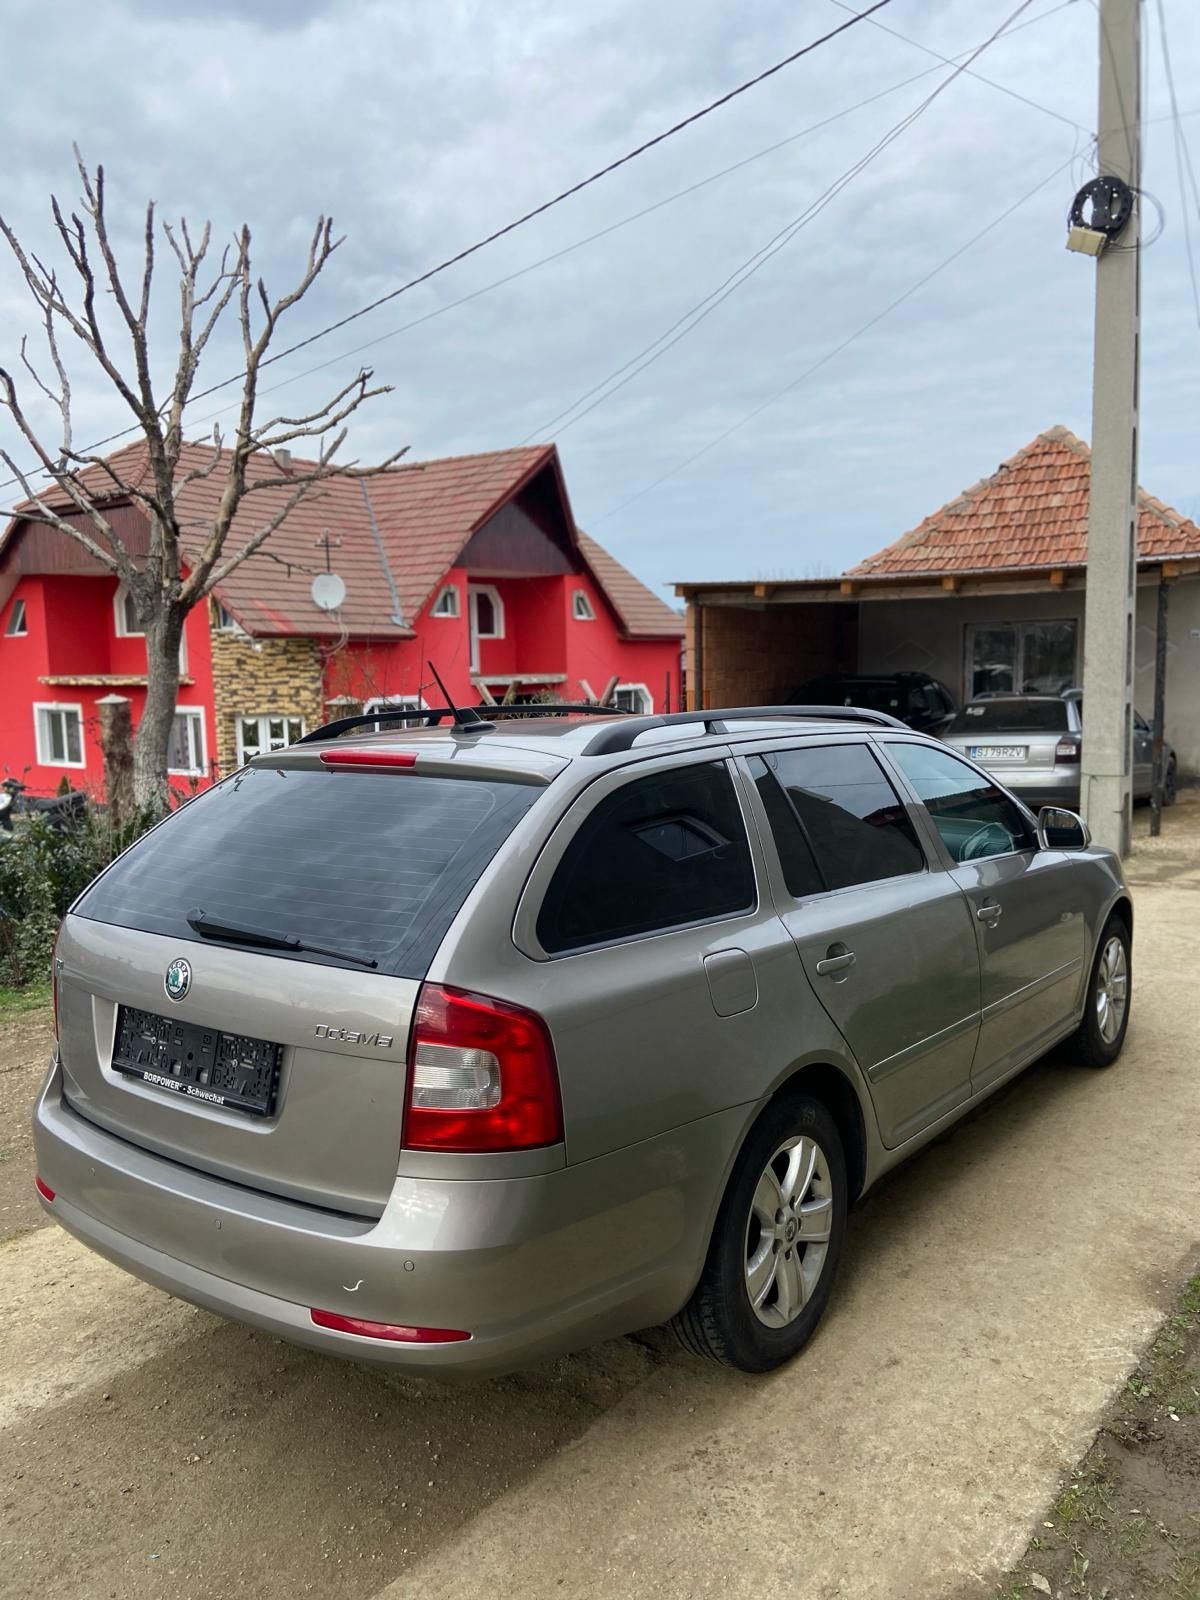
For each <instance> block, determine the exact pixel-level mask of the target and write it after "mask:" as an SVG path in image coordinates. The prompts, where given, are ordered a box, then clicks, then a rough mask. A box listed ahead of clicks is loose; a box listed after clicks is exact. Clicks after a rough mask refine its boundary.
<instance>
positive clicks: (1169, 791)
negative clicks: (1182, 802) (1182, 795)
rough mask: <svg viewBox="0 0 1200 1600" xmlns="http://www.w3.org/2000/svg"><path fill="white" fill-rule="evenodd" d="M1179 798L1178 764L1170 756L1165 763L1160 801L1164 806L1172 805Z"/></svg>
mask: <svg viewBox="0 0 1200 1600" xmlns="http://www.w3.org/2000/svg"><path fill="white" fill-rule="evenodd" d="M1178 798H1179V766H1178V763H1177V762H1176V760H1175V757H1174V756H1172V757H1171V759H1170V761H1169V762H1168V763H1167V771H1166V776H1165V777H1164V779H1163V792H1162V803H1163V805H1164V806H1173V805H1174V804H1175V802H1176V800H1177V799H1178Z"/></svg>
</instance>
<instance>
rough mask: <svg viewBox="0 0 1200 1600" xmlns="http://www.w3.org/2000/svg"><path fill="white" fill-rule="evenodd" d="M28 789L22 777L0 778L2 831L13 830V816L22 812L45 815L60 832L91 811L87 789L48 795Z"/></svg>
mask: <svg viewBox="0 0 1200 1600" xmlns="http://www.w3.org/2000/svg"><path fill="white" fill-rule="evenodd" d="M28 789H29V786H28V784H25V783H22V782H21V780H20V778H3V779H0V833H9V834H11V833H12V831H13V818H14V816H16V814H17V813H18V812H20V813H22V814H23V815H25V816H39V817H44V818H45V819H46V821H47V822H48V823H49V824H50V826H51V827H52V828H53V829H54V830H55V831H56V832H58V833H63V832H65V831H66V830H67V829H68V828H70V827H73V826H74V825H75V823H77V822H79V821H80V820H81V819H82V818H83V817H84V815H85V814H86V812H87V807H88V797H87V794H86V792H85V791H84V790H83V789H72V790H70V792H69V793H67V794H48V795H42V794H30V793H29V792H28Z"/></svg>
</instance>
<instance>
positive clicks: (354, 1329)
mask: <svg viewBox="0 0 1200 1600" xmlns="http://www.w3.org/2000/svg"><path fill="white" fill-rule="evenodd" d="M308 1314H309V1316H310V1317H311V1318H312V1321H313V1322H314V1323H315V1324H316V1326H317V1327H318V1328H332V1329H333V1330H334V1332H335V1333H356V1334H357V1335H358V1337H359V1338H360V1339H391V1340H392V1341H393V1342H394V1343H396V1344H461V1343H462V1341H463V1340H464V1339H469V1338H470V1337H471V1335H470V1334H469V1333H463V1332H461V1331H460V1330H459V1329H458V1328H406V1327H402V1326H401V1325H400V1324H399V1323H395V1322H368V1321H367V1320H366V1318H365V1317H343V1316H342V1314H341V1312H340V1311H310V1312H309V1313H308Z"/></svg>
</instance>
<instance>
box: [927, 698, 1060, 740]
mask: <svg viewBox="0 0 1200 1600" xmlns="http://www.w3.org/2000/svg"><path fill="white" fill-rule="evenodd" d="M1067 727H1068V723H1067V703H1066V701H1065V700H1022V699H1012V700H975V701H973V702H972V703H971V704H970V705H969V706H966V707H964V709H963V710H962V711H960V712H959V714H958V716H956V717H955V719H954V721H953V722H952V723H951V724H950V732H951V733H952V734H954V733H1065V732H1066V730H1067Z"/></svg>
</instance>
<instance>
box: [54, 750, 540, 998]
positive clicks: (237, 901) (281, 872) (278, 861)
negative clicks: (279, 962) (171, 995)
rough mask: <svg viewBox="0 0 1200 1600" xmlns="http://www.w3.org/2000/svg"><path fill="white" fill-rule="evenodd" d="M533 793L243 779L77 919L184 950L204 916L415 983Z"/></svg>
mask: <svg viewBox="0 0 1200 1600" xmlns="http://www.w3.org/2000/svg"><path fill="white" fill-rule="evenodd" d="M541 793H542V791H541V789H540V788H537V787H535V786H534V785H530V784H516V783H499V782H493V781H483V780H478V779H464V778H439V777H425V776H418V775H417V774H416V773H409V772H405V773H379V772H330V771H327V770H325V769H323V768H322V769H320V770H308V769H306V770H303V771H301V770H298V769H296V768H291V769H284V768H259V767H249V768H246V769H244V770H243V771H241V772H238V773H235V774H234V775H233V776H232V777H230V778H227V779H226V780H225V782H224V783H221V784H218V785H217V786H216V787H215V788H214V789H210V790H209V791H208V792H207V793H205V794H202V795H200V796H199V797H198V798H197V799H195V800H193V801H192V802H191V803H190V804H189V805H187V806H184V807H183V808H182V809H181V810H180V811H178V812H176V813H175V815H174V816H172V817H169V818H168V819H167V821H166V822H164V823H163V824H162V825H161V826H160V827H158V828H156V829H154V830H153V832H151V833H148V834H146V836H145V837H144V838H142V839H140V840H138V842H137V843H136V844H135V845H133V846H132V848H131V849H129V850H127V851H126V852H125V854H124V855H123V856H121V857H119V858H118V860H117V861H116V862H115V863H114V864H113V866H112V867H110V868H109V870H108V871H107V872H106V873H104V874H103V876H102V877H100V878H98V879H97V881H96V882H95V883H94V884H93V885H92V886H91V888H90V889H88V890H86V891H85V893H84V895H83V897H82V898H81V899H80V900H79V901H78V903H77V904H76V906H75V908H74V910H75V913H76V915H78V916H81V917H91V918H93V919H94V920H95V921H97V922H109V923H115V924H116V925H117V926H118V927H123V928H139V929H142V930H143V931H145V932H147V933H161V934H167V935H168V936H171V937H174V938H179V939H191V940H194V939H196V938H197V937H198V936H197V934H196V933H195V931H194V930H193V928H192V927H191V925H190V924H189V923H188V921H187V916H188V913H189V912H190V911H192V910H194V909H203V910H204V911H206V912H207V913H208V914H209V916H210V917H213V918H220V919H221V920H223V921H226V922H235V923H238V924H241V925H249V926H253V927H254V928H257V929H262V930H265V931H268V932H271V933H278V934H291V935H294V936H295V937H297V938H298V939H300V940H301V941H303V942H305V943H311V944H319V945H323V946H326V947H329V948H332V949H335V950H338V951H344V952H346V953H347V955H350V956H354V957H357V958H359V959H360V960H362V961H374V962H376V963H377V964H378V969H379V971H381V972H384V973H388V974H390V975H392V976H394V977H402V978H423V977H424V976H425V973H426V971H427V969H428V967H429V963H430V961H431V960H432V958H433V954H434V952H435V951H436V949H437V947H438V945H439V944H440V943H441V941H442V938H443V936H444V934H445V932H446V929H447V928H448V927H449V926H450V923H451V922H452V921H453V919H454V917H455V916H456V914H457V913H458V910H459V908H460V907H461V905H462V903H463V901H464V900H465V899H466V897H467V895H468V893H469V892H470V890H471V889H472V887H473V886H474V884H475V883H476V881H477V879H478V878H479V876H480V874H481V873H482V871H483V869H484V868H485V867H486V866H487V864H488V862H489V861H490V860H491V859H492V857H493V856H494V855H495V853H496V851H497V849H498V848H499V847H500V845H501V844H502V843H503V842H504V840H505V839H506V838H507V837H508V835H509V833H510V832H511V831H512V829H513V828H514V827H515V826H516V824H517V822H518V821H519V820H520V818H521V817H522V816H524V814H525V813H526V811H528V810H529V808H530V806H531V805H532V804H533V803H534V801H535V800H536V799H537V797H538V796H539V795H540V794H541ZM216 942H221V941H216ZM271 953H272V954H274V953H275V952H271ZM284 957H285V959H287V960H293V959H294V960H307V961H314V962H318V963H328V962H329V960H330V958H329V957H328V956H325V955H318V954H314V953H309V952H303V953H300V952H297V953H294V954H293V953H292V952H286V953H284Z"/></svg>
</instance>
